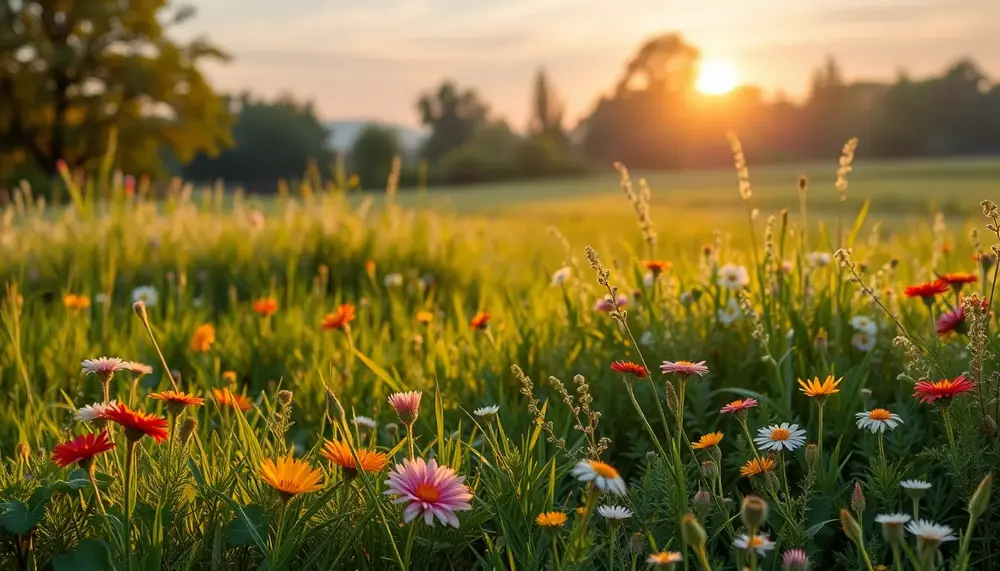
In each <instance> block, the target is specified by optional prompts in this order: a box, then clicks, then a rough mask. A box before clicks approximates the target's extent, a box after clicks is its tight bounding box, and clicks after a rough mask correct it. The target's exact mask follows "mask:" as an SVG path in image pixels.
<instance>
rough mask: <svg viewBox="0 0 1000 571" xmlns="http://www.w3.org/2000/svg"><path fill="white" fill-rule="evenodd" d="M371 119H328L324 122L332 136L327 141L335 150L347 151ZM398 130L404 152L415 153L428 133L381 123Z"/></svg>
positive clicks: (407, 153)
mask: <svg viewBox="0 0 1000 571" xmlns="http://www.w3.org/2000/svg"><path fill="white" fill-rule="evenodd" d="M370 122H371V121H359V120H339V121H327V122H326V123H324V125H325V126H326V128H327V129H329V130H330V138H329V139H328V140H327V143H328V144H329V145H330V148H331V149H333V150H335V151H347V150H350V148H351V146H353V145H354V140H355V139H357V138H358V135H360V134H361V130H362V129H364V127H365V125H366V124H368V123H370ZM380 124H382V125H384V126H386V127H389V128H391V129H393V130H395V131H396V134H397V136H398V137H399V143H400V144H401V145H402V146H403V153H404V154H406V155H415V154H417V153H418V152H419V151H420V146H421V145H422V144H423V142H424V138H425V137H426V134H425V133H424V132H423V131H420V130H419V129H414V128H413V127H407V126H406V125H395V124H391V123H380Z"/></svg>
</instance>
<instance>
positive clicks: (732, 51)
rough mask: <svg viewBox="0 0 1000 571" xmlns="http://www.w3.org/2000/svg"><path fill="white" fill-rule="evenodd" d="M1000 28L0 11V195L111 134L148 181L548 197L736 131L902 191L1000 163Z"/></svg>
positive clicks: (692, 7) (859, 4)
mask: <svg viewBox="0 0 1000 571" xmlns="http://www.w3.org/2000/svg"><path fill="white" fill-rule="evenodd" d="M997 37H1000V2H997V1H996V0H961V1H951V0H883V1H880V2H871V1H854V0H850V1H844V0H837V1H834V0H816V1H814V2H798V1H795V0H763V1H758V2H753V3H748V2H741V1H735V0H730V1H722V0H705V1H700V2H686V1H684V2H682V1H679V0H624V1H622V2H595V1H593V0H510V1H508V2H502V3H496V2H485V1H477V0H461V1H460V0H370V1H366V2H358V3H347V2H341V1H332V0H331V1H318V0H282V1H277V0H194V1H189V2H186V3H177V2H167V1H162V0H129V1H122V0H86V1H83V0H0V187H7V188H11V187H12V186H14V185H16V184H18V182H19V181H21V180H22V179H23V180H27V181H30V182H31V183H32V185H33V186H34V187H35V188H36V189H42V190H36V192H43V191H44V189H46V188H48V185H47V182H48V181H50V180H53V175H55V173H56V172H57V169H58V166H59V164H60V161H64V163H65V165H66V167H67V168H69V169H71V170H75V169H96V168H98V166H99V165H100V164H101V162H102V160H104V157H105V156H106V154H107V153H108V151H109V146H110V145H114V149H113V150H114V158H113V161H114V165H113V166H114V167H115V168H116V169H120V170H121V171H122V172H124V173H126V174H128V175H131V176H134V177H137V178H143V179H146V178H148V179H149V180H151V181H153V182H154V183H155V182H156V181H164V180H167V179H169V178H170V177H172V176H181V177H183V178H185V179H187V180H192V181H196V182H212V181H215V180H218V179H223V180H225V181H226V183H227V184H231V185H239V186H242V187H245V188H246V189H247V190H249V191H251V192H259V193H266V192H274V191H276V189H277V188H278V185H277V181H278V180H279V179H293V180H294V179H297V178H301V177H302V176H303V173H305V172H306V170H307V169H308V168H315V169H317V170H318V171H319V172H320V173H321V174H322V175H323V176H327V177H334V176H336V173H337V172H340V173H341V174H340V177H341V178H342V179H344V180H345V181H347V182H345V183H344V184H346V185H349V186H351V187H352V188H355V189H362V190H363V189H381V188H384V186H385V181H386V177H387V176H388V174H389V171H390V168H391V164H392V161H393V157H396V156H399V157H401V159H402V169H401V171H400V186H401V188H402V189H404V190H405V189H410V188H418V189H426V188H431V189H445V188H446V187H450V188H451V189H452V190H455V189H465V188H466V187H464V186H461V185H469V184H478V183H487V182H494V183H497V182H510V181H519V182H523V184H520V185H519V186H518V188H519V189H520V190H519V192H520V193H521V194H522V195H530V196H536V195H542V196H555V195H559V194H560V193H564V194H573V193H575V192H576V191H577V190H579V189H582V188H583V187H584V186H586V183H573V184H570V183H567V184H561V183H560V184H536V183H534V182H532V183H531V184H528V183H527V182H526V181H538V180H539V179H544V178H553V177H554V178H557V179H558V180H560V181H565V180H568V179H577V180H583V181H588V180H596V179H589V178H587V177H589V176H591V175H593V174H595V173H596V174H600V173H609V172H610V173H611V174H612V175H613V169H611V165H612V163H613V162H614V161H622V162H624V163H625V164H627V165H628V166H629V167H630V168H632V169H642V170H643V172H648V173H651V174H652V175H653V176H654V177H655V176H656V175H655V173H658V172H673V171H690V170H704V169H717V168H724V167H726V166H727V165H731V163H732V153H731V151H730V147H729V143H728V142H727V139H726V133H727V132H728V131H734V132H736V133H738V134H739V136H740V138H741V140H742V142H743V147H744V150H745V152H746V154H747V158H748V160H749V161H750V163H751V165H754V166H763V165H786V166H788V168H789V172H792V173H794V172H798V171H806V170H809V169H808V168H807V167H806V166H803V165H808V164H809V161H813V160H816V159H822V160H824V161H826V163H827V164H828V165H829V164H830V163H831V162H832V161H835V160H836V157H837V156H838V155H839V153H840V149H841V147H842V146H843V144H844V142H845V141H846V140H847V139H849V138H850V137H858V138H859V139H860V145H859V147H858V150H857V155H858V157H859V159H861V161H860V162H861V164H871V165H876V164H877V163H876V162H875V160H876V159H878V160H880V161H898V160H900V159H908V160H910V162H908V163H905V164H906V165H907V166H905V167H900V169H902V170H900V169H896V168H893V169H890V170H891V172H893V173H896V175H898V176H896V175H894V177H895V178H893V177H883V178H893V180H896V181H898V182H899V184H900V185H901V186H906V184H907V183H906V182H905V179H906V177H907V176H910V175H912V176H910V178H911V179H912V180H922V179H924V178H925V176H926V173H927V172H932V173H935V172H944V173H946V176H947V180H949V181H953V180H956V179H955V177H956V176H961V177H965V178H975V177H977V176H982V175H984V173H986V174H990V175H992V174H993V173H997V172H1000V166H997V162H998V161H997V160H995V159H993V158H991V157H995V156H997V155H1000V85H998V84H997V83H996V79H995V78H997V77H1000V41H997ZM914 159H916V160H917V162H916V163H914V162H913V161H912V160H914ZM941 159H950V162H940V160H941ZM956 159H957V162H956ZM935 161H937V162H935ZM832 164H833V165H835V162H834V163H832ZM885 164H894V163H885ZM310 165H312V166H310ZM915 165H917V166H915ZM932 167H934V168H932ZM833 168H835V166H834V167H830V168H829V170H830V171H832V170H833ZM913 168H916V169H917V170H916V171H912V170H907V169H913ZM921 169H923V170H921ZM921 173H923V174H921ZM780 175H781V176H782V177H784V176H786V173H785V171H780ZM726 176H727V177H729V178H726V179H725V182H726V184H727V185H728V186H729V187H730V190H731V186H732V183H733V179H732V178H731V176H732V175H731V172H729V173H728V174H727V175H726ZM831 176H832V174H831ZM900 177H902V178H900ZM600 180H601V181H605V179H600ZM607 180H611V179H607ZM682 180H689V179H682ZM713 181H714V179H713ZM720 181H721V179H720ZM605 182H606V181H605ZM786 183H787V184H788V186H789V187H791V186H793V185H794V174H791V175H788V180H786ZM712 184H714V182H713V183H712ZM456 185H458V186H456ZM601 185H603V186H602V188H606V185H604V183H603V182H602V183H601ZM688 186H691V185H690V184H688ZM695 186H697V185H695ZM709 186H711V185H709ZM490 188H492V189H493V190H491V191H490V192H491V193H493V194H495V193H496V188H497V187H490ZM499 188H504V187H503V186H501V187H499ZM507 188H512V187H507ZM471 196H477V197H478V198H475V199H474V200H472V202H474V203H477V202H479V201H480V198H483V197H484V195H483V193H479V194H473V195H471ZM536 197H537V196H536Z"/></svg>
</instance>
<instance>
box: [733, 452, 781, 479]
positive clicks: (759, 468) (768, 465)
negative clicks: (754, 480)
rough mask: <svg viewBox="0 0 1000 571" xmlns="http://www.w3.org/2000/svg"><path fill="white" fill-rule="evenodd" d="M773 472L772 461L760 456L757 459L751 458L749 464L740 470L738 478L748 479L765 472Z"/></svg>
mask: <svg viewBox="0 0 1000 571" xmlns="http://www.w3.org/2000/svg"><path fill="white" fill-rule="evenodd" d="M771 470H774V460H773V459H771V458H768V457H767V456H761V457H760V458H759V459H758V458H753V459H751V460H750V461H749V462H747V463H746V464H744V465H743V467H742V468H740V476H743V477H744V478H749V477H751V476H758V475H760V474H763V473H765V472H770V471H771Z"/></svg>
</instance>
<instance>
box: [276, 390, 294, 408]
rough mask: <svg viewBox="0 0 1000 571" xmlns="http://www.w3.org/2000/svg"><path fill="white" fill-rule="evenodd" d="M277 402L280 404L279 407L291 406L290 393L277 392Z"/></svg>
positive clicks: (286, 391)
mask: <svg viewBox="0 0 1000 571" xmlns="http://www.w3.org/2000/svg"><path fill="white" fill-rule="evenodd" d="M278 402H279V403H281V406H288V405H290V404H292V391H288V390H281V391H278Z"/></svg>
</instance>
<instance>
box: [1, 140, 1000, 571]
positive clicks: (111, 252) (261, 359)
mask: <svg viewBox="0 0 1000 571" xmlns="http://www.w3.org/2000/svg"><path fill="white" fill-rule="evenodd" d="M852 154H853V150H852V149H851V148H845V154H844V156H843V157H841V160H840V163H839V166H838V163H837V162H836V161H835V160H831V161H830V162H829V164H822V165H820V164H815V165H812V164H811V165H794V166H779V167H768V168H760V169H754V168H753V167H752V165H751V169H752V170H751V171H750V172H748V171H747V170H746V165H745V161H744V160H743V158H742V155H741V154H740V153H738V154H737V163H738V164H737V169H736V170H735V171H733V170H729V171H725V172H722V171H718V172H700V173H676V174H657V173H653V174H650V175H649V177H648V186H647V182H644V181H640V179H639V176H638V175H639V173H635V174H633V175H630V174H629V173H627V172H626V171H621V172H619V173H614V171H611V173H612V174H610V175H609V176H606V177H605V176H602V177H596V178H592V179H587V180H579V181H566V180H553V181H546V182H541V183H518V184H507V185H503V186H497V185H485V186H480V187H474V188H463V189H451V190H447V191H437V190H430V191H428V192H426V193H400V192H397V191H396V189H395V188H393V185H392V184H391V183H390V185H389V188H388V189H387V191H386V192H385V193H380V194H379V195H378V196H369V195H366V196H357V195H355V194H352V193H350V192H348V191H345V190H344V189H342V188H339V187H338V186H337V185H336V184H335V183H334V182H332V181H322V180H316V179H307V180H306V181H304V182H302V183H300V184H297V185H295V186H294V187H291V188H289V187H283V191H282V192H281V194H280V195H278V196H277V197H274V198H269V197H268V198H264V197H255V196H244V195H242V194H241V193H238V192H237V193H234V194H228V193H225V192H223V191H222V190H221V188H216V187H206V188H201V187H195V186H193V185H188V184H185V183H183V182H181V181H175V182H174V183H173V184H172V185H171V186H170V187H169V188H168V189H166V191H165V192H164V193H163V195H162V196H154V193H153V192H152V190H151V189H149V188H145V187H144V186H143V185H142V184H138V185H137V184H136V183H135V181H133V180H131V179H128V178H125V177H122V176H121V175H118V174H115V173H112V172H110V170H109V169H107V170H105V171H104V172H99V173H89V174H90V175H91V176H87V173H70V172H67V171H64V172H63V179H64V182H65V184H66V186H67V191H68V194H69V195H70V196H71V197H72V199H73V204H72V206H71V207H69V208H66V209H63V208H55V207H51V206H47V205H46V204H45V201H44V200H39V199H37V198H35V197H34V196H33V195H32V194H31V192H30V189H28V188H22V189H18V190H16V191H15V192H14V196H13V199H12V201H11V202H10V203H8V204H7V205H6V206H5V207H4V213H3V218H2V226H0V280H2V281H3V282H4V284H5V287H6V290H5V295H4V298H3V302H2V310H0V318H2V324H3V331H2V333H0V339H2V340H3V342H2V344H0V386H2V388H3V389H4V392H5V394H6V395H8V396H7V399H8V405H7V406H5V407H3V408H2V409H0V457H2V462H0V568H3V569H19V570H20V569H32V570H34V569H54V570H57V571H66V570H72V569H86V570H95V571H97V570H101V571H106V570H112V569H114V570H122V569H124V570H129V571H131V570H133V569H136V570H138V569H143V570H154V569H192V570H194V569H271V570H276V569H295V570H298V569H316V570H319V569H387V568H401V569H427V568H442V567H445V568H449V569H478V568H490V569H501V568H502V569H560V570H561V569H609V570H610V569H645V568H663V569H672V568H677V569H685V570H687V569H701V570H702V571H706V570H708V569H713V570H721V569H743V568H749V569H752V570H754V571H756V570H757V569H766V570H776V569H782V570H785V571H803V570H804V569H807V568H809V566H812V567H816V568H819V567H822V566H826V567H830V568H838V569H867V570H868V571H874V569H876V568H879V567H880V566H885V568H893V569H915V570H924V571H928V570H932V569H956V570H962V571H967V570H971V569H993V568H996V567H1000V562H998V559H997V557H998V556H997V555H996V554H997V553H1000V543H998V541H1000V540H998V538H1000V524H998V523H997V521H996V520H994V519H993V518H994V517H996V515H997V511H998V508H1000V506H998V500H996V499H995V498H993V497H992V495H991V493H990V492H991V490H990V487H991V482H992V480H991V475H990V474H991V473H992V472H994V471H995V470H996V468H997V466H998V462H1000V457H998V455H997V451H998V450H997V446H998V440H997V438H998V431H997V425H996V419H997V418H998V417H1000V373H997V370H998V363H997V360H996V355H997V354H998V351H997V347H996V344H997V336H996V327H997V322H996V320H995V318H994V313H993V311H991V307H992V304H993V291H994V285H995V281H996V270H997V268H998V266H997V264H996V253H995V250H994V244H996V243H998V241H1000V234H998V231H997V229H996V227H997V225H998V224H1000V221H998V217H1000V212H998V211H997V208H996V207H995V206H993V205H991V203H989V202H986V203H984V204H982V205H981V204H980V202H981V201H984V200H986V199H989V198H990V191H991V190H993V189H995V188H996V181H997V180H998V175H1000V161H997V160H996V159H976V160H966V161H913V162H895V163H878V164H872V165H866V164H865V163H864V162H863V161H858V162H856V164H852ZM852 168H853V171H852ZM800 175H807V176H808V180H807V181H802V182H800V181H799V176H800ZM988 225H992V226H988ZM119 359H120V360H119Z"/></svg>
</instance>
